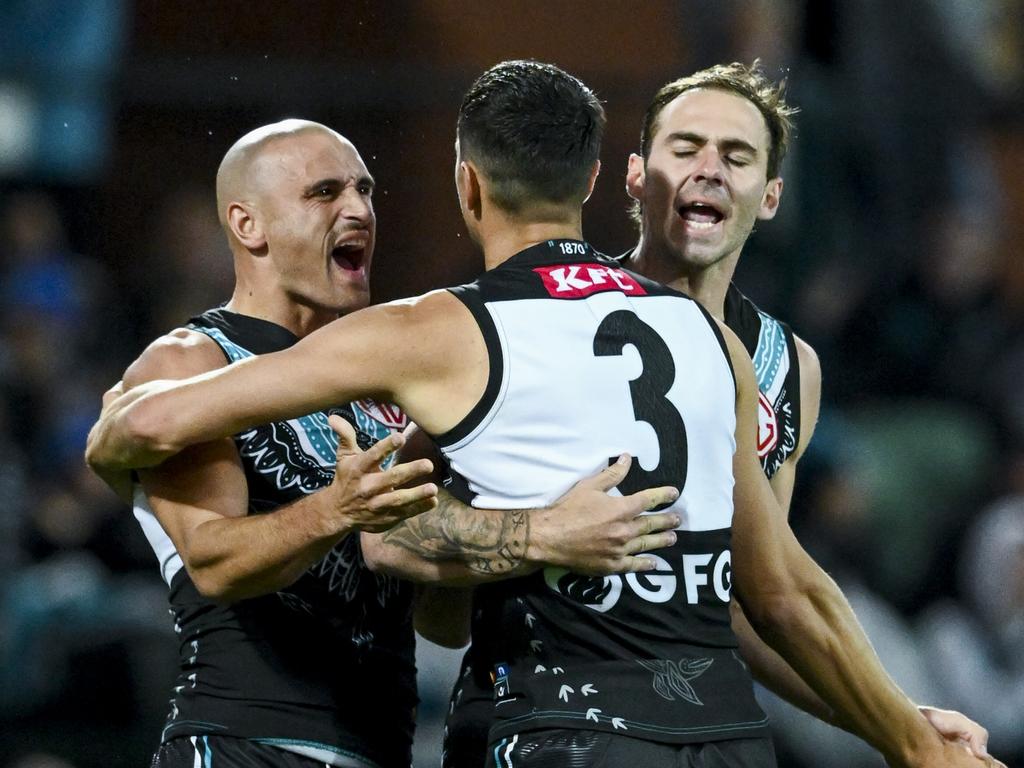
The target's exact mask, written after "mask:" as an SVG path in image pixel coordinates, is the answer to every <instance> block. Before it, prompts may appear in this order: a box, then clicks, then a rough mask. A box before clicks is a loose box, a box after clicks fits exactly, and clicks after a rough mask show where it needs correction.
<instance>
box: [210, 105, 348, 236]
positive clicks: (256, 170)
mask: <svg viewBox="0 0 1024 768" xmlns="http://www.w3.org/2000/svg"><path fill="white" fill-rule="evenodd" d="M310 132H320V133H324V134H327V135H328V136H333V137H334V138H336V139H337V140H338V141H340V142H341V143H343V144H346V145H348V146H352V143H351V142H350V141H349V140H348V139H346V138H345V137H344V136H342V135H341V134H340V133H338V132H337V131H332V130H331V129H330V128H328V127H327V126H326V125H321V124H320V123H314V122H312V121H311V120H298V119H289V120H281V121H280V122H277V123H271V124H270V125H264V126H262V127H260V128H256V129H255V130H252V131H249V133H247V134H245V136H243V137H242V138H240V139H239V140H238V141H236V142H235V143H234V144H232V145H231V148H230V149H229V150H228V151H227V153H226V154H225V155H224V159H223V160H221V162H220V167H219V168H218V169H217V217H218V218H219V219H220V223H221V226H223V227H224V228H225V229H227V219H226V217H227V208H228V204H229V203H231V202H234V201H239V202H255V200H254V198H256V197H258V196H259V194H260V193H261V192H262V191H263V190H264V189H265V188H266V184H267V183H268V182H269V181H271V177H272V173H271V169H270V168H266V167H263V164H261V162H260V161H261V160H262V159H263V157H264V150H266V149H267V148H268V147H269V146H270V145H271V144H273V143H275V142H277V141H279V140H281V139H288V138H291V137H294V136H298V135H300V134H303V133H310ZM353 149H354V147H353ZM229 234H230V232H229Z"/></svg>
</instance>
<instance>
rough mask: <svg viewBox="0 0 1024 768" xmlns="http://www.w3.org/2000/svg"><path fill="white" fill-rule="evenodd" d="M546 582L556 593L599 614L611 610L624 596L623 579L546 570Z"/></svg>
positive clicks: (554, 569) (561, 569)
mask: <svg viewBox="0 0 1024 768" xmlns="http://www.w3.org/2000/svg"><path fill="white" fill-rule="evenodd" d="M544 581H545V583H547V585H548V587H550V588H551V589H552V590H554V591H555V592H557V593H559V594H560V595H562V596H564V597H567V598H569V599H570V600H573V601H575V602H577V603H580V604H581V605H585V606H587V607H588V608H591V609H593V610H595V611H597V612H598V613H604V612H606V611H609V610H611V609H612V608H613V607H614V606H615V604H616V603H617V602H619V596H620V595H621V594H622V578H621V577H620V576H618V575H612V576H582V575H580V574H578V573H573V572H572V571H569V570H566V569H565V568H545V569H544Z"/></svg>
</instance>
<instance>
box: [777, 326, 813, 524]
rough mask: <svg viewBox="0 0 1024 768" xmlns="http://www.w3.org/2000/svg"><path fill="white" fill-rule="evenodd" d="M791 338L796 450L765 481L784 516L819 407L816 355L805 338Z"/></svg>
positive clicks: (811, 435)
mask: <svg viewBox="0 0 1024 768" xmlns="http://www.w3.org/2000/svg"><path fill="white" fill-rule="evenodd" d="M795 338H796V350H797V356H798V358H799V362H800V435H799V437H798V439H797V446H796V450H795V451H794V452H793V454H792V455H791V456H789V458H787V459H786V461H784V462H783V463H782V466H781V467H779V468H778V470H777V471H776V472H775V474H774V475H772V477H771V480H770V481H769V482H770V483H771V487H772V493H774V494H775V498H776V500H777V501H778V502H779V506H780V507H782V509H783V511H784V512H785V513H786V514H787V516H788V514H789V507H790V504H791V503H792V501H793V487H794V485H795V484H796V465H797V463H798V462H799V461H800V458H801V457H802V456H803V455H804V451H806V450H807V446H808V445H809V444H810V442H811V438H812V437H813V436H814V428H815V427H816V426H817V424H818V412H819V409H820V407H821V365H820V363H819V362H818V356H817V354H815V352H814V350H813V349H812V348H811V346H810V345H809V344H808V343H807V342H805V341H804V340H803V339H801V338H799V337H795Z"/></svg>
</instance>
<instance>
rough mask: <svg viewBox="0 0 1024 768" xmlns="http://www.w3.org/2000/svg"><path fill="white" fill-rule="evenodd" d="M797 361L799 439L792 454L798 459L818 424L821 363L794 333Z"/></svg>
mask: <svg viewBox="0 0 1024 768" xmlns="http://www.w3.org/2000/svg"><path fill="white" fill-rule="evenodd" d="M793 342H794V344H795V346H796V354H797V359H798V360H799V362H800V437H799V441H798V443H797V450H796V453H795V454H794V456H795V458H797V459H799V457H800V456H802V455H803V453H804V451H805V450H807V444H808V443H810V442H811V436H812V435H813V434H814V428H815V427H816V426H817V424H818V413H819V411H820V409H821V362H820V361H819V360H818V354H817V352H815V351H814V348H813V347H811V345H810V344H808V343H807V342H806V341H804V340H803V339H801V338H800V337H799V336H797V335H796V334H795V333H794V334H793Z"/></svg>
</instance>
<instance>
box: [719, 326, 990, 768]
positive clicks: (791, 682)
mask: <svg viewBox="0 0 1024 768" xmlns="http://www.w3.org/2000/svg"><path fill="white" fill-rule="evenodd" d="M796 350H797V356H798V358H799V364H800V404H801V414H800V415H801V419H800V437H799V440H798V442H797V447H796V451H794V453H793V455H791V456H790V457H789V459H788V460H787V461H786V462H785V463H783V465H782V466H781V467H779V470H778V471H777V472H776V473H775V474H774V475H773V476H772V478H771V480H770V481H769V483H770V485H771V489H772V493H773V494H774V495H775V498H776V500H777V501H778V502H779V509H780V511H781V512H782V514H784V515H786V516H787V518H788V515H789V507H790V503H791V501H792V498H793V485H794V482H795V480H796V467H797V462H798V461H799V460H800V458H801V457H802V456H803V454H804V451H806V450H807V446H808V445H809V444H810V442H811V438H812V437H813V436H814V428H815V427H816V426H817V421H818V413H819V410H820V406H821V364H820V363H819V361H818V356H817V354H815V352H814V350H813V349H812V348H811V346H810V345H809V344H807V342H805V341H804V340H803V339H800V338H799V337H796ZM730 609H731V611H732V618H733V622H732V625H733V630H734V631H735V632H736V637H737V639H738V640H739V645H740V653H741V654H742V655H743V658H744V659H745V660H746V661H747V663H748V664H750V670H751V673H752V674H753V676H754V678H755V679H756V680H757V681H758V682H760V683H761V684H762V685H764V686H765V687H767V688H768V689H769V690H771V691H772V692H774V693H775V694H777V695H778V696H781V697H782V698H783V699H785V700H786V701H788V702H789V703H790V704H792V705H793V706H795V707H798V708H799V709H802V710H803V711H804V712H807V713H809V714H811V715H813V716H814V717H817V718H818V719H819V720H823V721H825V722H827V723H830V724H832V725H835V726H837V727H839V728H844V729H846V730H850V727H849V725H848V724H847V723H845V722H843V721H842V720H841V719H839V718H837V717H836V713H835V712H834V711H833V710H832V708H831V707H829V706H828V705H827V704H826V703H825V702H824V701H822V699H821V697H820V696H818V695H817V694H816V693H815V692H814V690H813V689H812V688H811V687H810V686H809V685H807V683H805V682H804V681H803V679H802V678H801V677H800V675H798V674H797V672H796V671H795V670H794V669H793V668H792V667H791V666H790V665H789V664H787V663H786V661H785V659H783V658H782V657H781V656H780V655H779V654H778V653H777V652H776V651H774V650H773V649H772V648H771V647H770V646H769V645H768V644H767V643H765V642H764V641H763V640H762V639H761V638H760V637H759V636H758V635H757V633H756V632H755V631H754V628H753V627H751V626H750V622H749V621H748V619H747V617H746V616H745V615H744V613H743V607H742V605H741V603H740V601H739V600H733V601H732V603H731V604H730ZM918 709H919V710H920V711H921V713H922V714H923V715H924V716H925V717H926V718H927V719H928V722H930V723H931V724H932V726H933V727H934V728H935V729H936V730H937V731H938V732H939V733H940V734H942V735H943V737H945V738H947V739H953V740H963V741H964V742H966V743H967V744H969V745H970V747H971V749H972V751H973V752H974V753H975V754H976V755H985V754H987V743H988V731H986V730H985V729H984V728H983V727H981V726H980V725H978V724H977V723H975V722H974V721H973V720H971V719H970V718H968V717H966V716H964V715H962V714H961V713H959V712H952V711H948V710H941V709H936V708H935V707H929V706H919V707H918Z"/></svg>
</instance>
